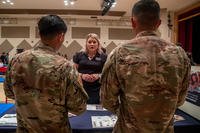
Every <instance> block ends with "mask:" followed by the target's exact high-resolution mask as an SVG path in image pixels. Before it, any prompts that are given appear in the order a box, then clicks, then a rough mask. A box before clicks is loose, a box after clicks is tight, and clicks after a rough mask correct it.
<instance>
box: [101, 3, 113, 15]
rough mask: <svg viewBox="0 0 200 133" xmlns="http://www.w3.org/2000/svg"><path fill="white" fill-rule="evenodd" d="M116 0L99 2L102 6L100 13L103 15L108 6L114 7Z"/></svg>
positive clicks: (108, 8)
mask: <svg viewBox="0 0 200 133" xmlns="http://www.w3.org/2000/svg"><path fill="white" fill-rule="evenodd" d="M115 1H116V0H103V2H102V4H101V8H102V13H101V15H102V16H103V15H105V14H106V13H107V12H108V11H109V10H110V7H115V5H116V2H115Z"/></svg>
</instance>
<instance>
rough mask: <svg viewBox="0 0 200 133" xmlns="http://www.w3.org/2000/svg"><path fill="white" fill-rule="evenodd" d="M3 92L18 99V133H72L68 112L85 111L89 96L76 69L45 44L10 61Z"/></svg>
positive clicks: (16, 102)
mask: <svg viewBox="0 0 200 133" xmlns="http://www.w3.org/2000/svg"><path fill="white" fill-rule="evenodd" d="M4 90H5V94H6V96H7V97H9V98H12V99H15V104H16V113H17V133H70V132H71V128H70V124H69V120H68V111H70V112H71V113H74V114H80V113H82V112H84V111H85V110H86V101H87V98H88V96H87V94H86V92H85V91H84V89H83V87H82V84H81V83H80V82H79V78H78V73H77V71H76V69H75V68H74V67H73V65H72V64H71V63H70V62H69V61H67V60H66V59H64V58H63V57H61V56H59V55H57V54H56V52H55V50H54V49H52V48H51V47H49V46H45V45H43V44H40V45H38V46H37V47H35V48H33V49H31V50H27V51H25V52H23V53H21V54H18V55H17V56H16V57H15V58H13V59H12V60H11V62H10V64H9V66H8V69H7V72H6V79H5V83H4Z"/></svg>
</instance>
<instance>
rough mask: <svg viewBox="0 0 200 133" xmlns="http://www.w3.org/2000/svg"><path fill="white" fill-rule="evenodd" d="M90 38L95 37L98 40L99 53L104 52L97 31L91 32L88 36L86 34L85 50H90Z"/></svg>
mask: <svg viewBox="0 0 200 133" xmlns="http://www.w3.org/2000/svg"><path fill="white" fill-rule="evenodd" d="M89 38H92V39H95V40H96V41H97V42H98V45H99V46H98V48H97V52H98V53H99V54H101V53H103V51H102V49H101V43H100V41H99V36H98V35H97V34H95V33H89V34H88V35H87V36H86V43H85V52H86V53H87V52H88V49H87V41H88V39H89Z"/></svg>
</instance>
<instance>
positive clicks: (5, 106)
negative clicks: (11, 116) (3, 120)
mask: <svg viewBox="0 0 200 133" xmlns="http://www.w3.org/2000/svg"><path fill="white" fill-rule="evenodd" d="M12 107H14V104H11V103H8V104H6V103H3V104H0V117H1V116H2V115H4V114H5V112H7V111H8V110H9V109H11V108H12Z"/></svg>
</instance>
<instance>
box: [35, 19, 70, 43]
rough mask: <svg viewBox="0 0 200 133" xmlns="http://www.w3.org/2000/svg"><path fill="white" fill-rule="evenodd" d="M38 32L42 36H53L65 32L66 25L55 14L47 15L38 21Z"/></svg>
mask: <svg viewBox="0 0 200 133" xmlns="http://www.w3.org/2000/svg"><path fill="white" fill-rule="evenodd" d="M38 29H39V34H40V36H42V37H47V38H49V39H50V38H53V37H55V36H56V35H57V34H59V33H66V31H67V25H66V24H65V22H64V21H63V19H62V18H60V17H59V16H57V15H47V16H44V17H42V18H41V19H40V20H39V22H38Z"/></svg>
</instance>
